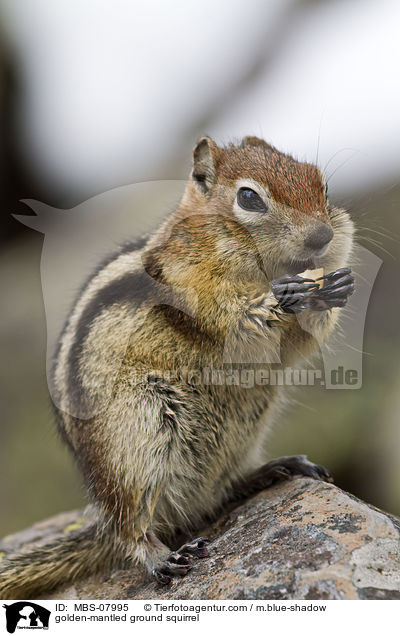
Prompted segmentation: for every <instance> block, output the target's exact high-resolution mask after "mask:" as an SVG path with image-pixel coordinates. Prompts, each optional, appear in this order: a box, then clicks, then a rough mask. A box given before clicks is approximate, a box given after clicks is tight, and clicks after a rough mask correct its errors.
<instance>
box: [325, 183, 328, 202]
mask: <svg viewBox="0 0 400 636" xmlns="http://www.w3.org/2000/svg"><path fill="white" fill-rule="evenodd" d="M327 198H328V184H326V185H325V199H327Z"/></svg>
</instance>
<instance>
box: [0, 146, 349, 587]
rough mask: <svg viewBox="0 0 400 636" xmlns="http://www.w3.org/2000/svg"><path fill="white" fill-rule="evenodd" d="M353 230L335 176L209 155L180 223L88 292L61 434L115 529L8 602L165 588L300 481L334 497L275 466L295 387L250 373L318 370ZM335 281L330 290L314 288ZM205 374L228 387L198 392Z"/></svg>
mask: <svg viewBox="0 0 400 636" xmlns="http://www.w3.org/2000/svg"><path fill="white" fill-rule="evenodd" d="M352 241H353V223H352V221H351V220H350V218H349V215H348V214H347V212H345V211H344V210H340V209H337V208H334V207H332V206H331V205H330V204H329V203H328V200H327V196H326V185H325V181H324V177H323V175H322V173H321V171H320V170H319V169H318V168H317V167H316V166H314V165H311V164H308V163H301V162H299V161H296V160H295V159H293V158H292V157H291V156H289V155H286V154H283V153H282V152H279V151H278V150H277V149H276V148H274V147H272V146H271V145H269V144H267V143H266V142H265V141H263V140H261V139H258V138H256V137H246V138H245V139H243V141H242V142H241V143H240V145H233V144H230V145H228V146H227V147H225V148H222V147H219V146H218V145H217V144H216V143H215V142H214V141H213V140H212V139H210V138H208V137H203V138H202V139H200V140H199V142H198V143H197V145H196V147H195V149H194V153H193V169H192V172H191V176H190V179H189V181H188V183H187V187H186V190H185V192H184V195H183V198H182V200H181V202H180V204H179V206H178V207H177V209H176V210H175V211H174V212H173V213H172V214H171V215H170V216H169V217H168V218H167V219H166V220H165V222H164V223H163V224H162V226H161V227H160V228H159V229H158V230H157V231H156V232H155V233H154V234H153V235H152V236H150V237H147V238H144V239H141V240H139V241H137V242H136V243H135V244H131V245H128V246H125V247H124V248H123V249H122V250H121V251H120V252H119V253H118V254H116V255H114V256H113V258H111V259H109V260H108V261H107V262H106V263H105V264H104V265H103V266H102V267H101V268H99V269H98V270H97V271H96V272H95V273H94V275H93V276H92V278H91V279H90V280H89V282H88V283H87V284H86V286H85V287H84V289H83V291H81V293H80V295H79V297H78V299H77V301H76V304H75V306H74V307H73V310H72V312H71V314H70V316H69V319H68V321H67V324H66V326H65V328H64V331H63V333H62V335H61V337H60V341H59V347H58V351H57V354H56V359H55V365H54V374H53V378H54V380H53V381H54V394H55V395H56V397H57V399H56V402H57V406H58V407H59V408H58V409H57V419H58V423H59V427H60V430H61V433H62V436H63V438H64V439H65V441H66V442H67V443H68V445H69V446H70V448H71V450H72V452H73V454H74V456H75V457H76V459H77V462H78V465H79V467H80V469H81V470H82V473H83V475H84V478H85V481H86V484H87V487H88V489H89V492H90V494H91V497H92V499H93V501H94V503H95V505H96V507H97V510H98V521H97V522H96V523H94V524H93V525H90V526H89V527H87V528H84V529H81V530H76V531H73V532H71V533H69V534H68V535H66V537H65V539H64V540H62V541H60V540H59V541H57V542H53V543H50V544H48V545H46V546H44V547H40V548H37V549H36V550H32V551H30V552H29V553H27V554H23V555H14V556H10V557H9V558H8V559H5V560H4V561H3V563H2V565H1V571H0V597H3V598H7V597H8V598H27V597H29V596H31V597H32V595H33V596H34V595H37V594H38V593H43V592H44V591H46V590H49V589H51V588H52V587H54V586H55V585H56V584H58V583H60V582H66V581H70V580H73V579H75V578H77V577H79V576H82V575H84V574H89V573H91V572H96V571H99V570H103V569H106V568H110V567H111V566H112V565H113V564H117V563H121V562H123V561H124V562H126V560H127V559H128V560H129V559H131V560H132V562H140V563H143V564H144V565H145V566H146V568H147V569H148V571H149V572H150V573H151V574H152V575H153V576H155V578H156V579H157V580H158V581H159V582H160V583H169V582H170V581H171V578H172V577H175V576H176V575H178V576H182V575H185V574H186V573H187V572H188V570H189V569H190V567H191V562H192V560H193V559H194V558H196V557H202V556H205V555H206V554H207V547H206V543H207V540H206V539H205V538H202V537H201V538H199V539H195V540H192V541H190V542H189V543H186V544H185V545H183V546H182V547H181V548H180V549H178V550H177V551H175V552H171V549H170V547H169V546H171V545H173V541H174V537H176V535H177V533H181V532H184V533H186V535H187V536H189V533H190V532H192V531H193V529H194V528H196V527H197V528H198V527H200V526H201V524H202V523H204V521H205V520H207V521H208V520H210V519H212V518H213V517H214V518H215V516H216V515H217V514H218V513H219V512H220V511H221V509H223V508H224V506H226V505H228V504H229V505H232V502H233V503H234V502H239V501H240V500H241V499H243V498H244V497H248V496H249V495H251V494H253V493H255V492H257V491H259V490H262V489H263V488H266V487H268V486H269V485H271V484H272V483H274V482H276V481H277V480H279V479H282V478H285V477H288V476H291V475H296V474H300V475H309V476H312V477H315V478H317V479H328V480H329V479H330V474H329V472H328V471H327V470H326V469H325V468H323V467H322V466H317V465H315V464H312V463H311V462H309V461H308V460H307V459H306V457H305V456H303V455H301V456H297V457H283V458H280V459H277V460H274V461H272V462H269V463H267V464H265V463H264V461H263V447H264V445H263V440H264V437H265V435H266V433H267V431H268V429H269V428H270V424H271V421H272V418H273V416H274V412H275V411H276V407H277V405H278V404H279V403H280V401H281V399H282V395H283V394H284V391H283V389H282V387H278V386H272V385H269V384H265V383H262V384H256V385H255V386H252V387H250V388H249V387H248V386H242V385H241V384H240V382H235V381H232V377H233V376H232V373H233V371H235V370H238V369H239V370H240V369H243V368H245V369H249V368H252V369H254V368H259V367H260V365H264V367H265V366H267V367H268V365H269V364H271V363H275V364H276V363H277V361H278V360H279V359H280V364H281V365H283V366H286V365H290V364H294V363H295V362H296V360H300V362H301V363H302V361H304V359H305V358H307V356H309V355H310V354H311V353H312V352H313V351H315V349H316V348H317V342H319V343H321V342H323V341H324V340H325V339H326V338H327V337H328V336H329V334H330V333H331V332H332V330H333V328H334V327H335V324H336V322H337V320H338V317H339V313H340V309H339V308H340V307H342V306H343V305H345V303H346V301H347V298H348V296H349V295H350V294H351V293H352V292H353V289H354V279H353V276H352V274H351V270H350V268H349V267H348V259H349V255H350V252H351V248H352ZM316 268H323V271H324V272H326V274H325V276H324V277H323V278H321V280H320V283H321V281H322V282H323V286H322V287H321V284H320V283H318V282H315V281H314V280H313V279H312V277H311V278H307V277H306V278H304V277H301V276H299V275H298V274H299V273H301V272H304V270H314V269H316ZM204 369H208V370H214V369H219V370H221V369H222V370H223V371H224V372H225V381H223V382H220V381H219V382H205V381H203V382H202V381H198V377H197V378H196V381H194V377H195V375H196V373H197V374H198V373H201V372H202V371H204Z"/></svg>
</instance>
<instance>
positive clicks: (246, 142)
mask: <svg viewBox="0 0 400 636" xmlns="http://www.w3.org/2000/svg"><path fill="white" fill-rule="evenodd" d="M240 145H241V147H242V148H244V147H245V146H264V147H265V148H268V147H269V146H268V144H267V142H266V141H264V139H260V138H259V137H252V136H251V135H250V136H248V137H244V138H243V140H242V143H241V144H240Z"/></svg>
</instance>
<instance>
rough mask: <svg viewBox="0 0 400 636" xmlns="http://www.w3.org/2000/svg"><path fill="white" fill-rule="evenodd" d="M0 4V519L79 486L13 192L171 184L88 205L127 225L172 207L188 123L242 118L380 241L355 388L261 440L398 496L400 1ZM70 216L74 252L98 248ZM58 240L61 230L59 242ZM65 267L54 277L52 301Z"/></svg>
mask: <svg viewBox="0 0 400 636" xmlns="http://www.w3.org/2000/svg"><path fill="white" fill-rule="evenodd" d="M0 18H1V26H0V36H1V38H0V82H1V93H0V99H1V106H0V108H1V110H0V128H1V133H2V135H1V155H0V159H1V165H0V175H1V180H2V185H1V191H0V197H1V199H0V205H1V208H0V212H1V214H0V223H1V255H0V260H1V268H0V289H1V301H2V303H1V306H2V313H1V318H2V320H1V328H0V345H1V366H0V374H1V386H0V418H1V428H0V470H1V479H0V511H1V512H0V535H4V534H7V533H10V532H13V531H16V530H18V529H21V528H22V527H24V526H26V525H29V524H30V523H32V522H34V521H37V520H40V519H41V518H44V517H46V516H48V515H50V514H53V513H56V512H58V511H62V510H67V509H69V508H72V507H76V506H81V505H82V504H83V503H84V502H85V500H86V499H85V497H86V495H85V492H84V490H83V488H82V486H81V482H80V478H79V475H78V472H77V470H76V468H75V467H74V466H73V462H72V459H71V458H70V456H69V455H68V453H67V452H66V450H65V449H64V448H63V446H62V445H61V442H60V441H59V440H58V438H57V434H56V432H55V427H54V424H53V419H52V413H51V404H50V396H49V393H48V388H47V380H46V354H47V347H46V344H47V332H46V316H45V311H44V302H43V295H42V286H41V272H40V264H41V254H42V246H43V234H42V233H40V232H37V231H34V230H33V229H30V228H28V227H26V226H24V225H22V224H21V223H19V222H18V221H17V220H16V219H15V218H14V217H13V216H12V214H19V215H22V214H29V213H30V211H29V208H28V207H27V205H26V204H25V203H23V202H22V201H21V200H25V199H36V200H39V201H42V202H45V203H46V204H48V205H49V206H51V208H50V209H49V214H48V215H47V217H46V223H47V224H48V225H47V226H46V227H48V228H50V230H51V228H52V226H54V227H56V225H57V223H58V220H57V219H59V218H60V217H59V216H58V215H57V213H56V212H54V213H53V215H54V221H53V216H52V214H51V213H52V209H53V208H57V209H65V210H73V209H74V208H75V207H76V206H78V205H80V204H81V203H82V202H83V201H85V200H87V199H89V198H92V197H95V198H94V199H92V200H93V201H95V202H96V201H98V199H97V197H98V196H99V195H100V194H101V193H103V192H105V191H108V190H110V189H112V191H114V189H116V188H120V187H121V186H128V185H129V184H133V183H138V182H142V181H145V182H147V181H150V180H167V181H169V180H172V181H171V183H172V184H173V185H172V186H171V189H170V190H168V189H167V193H168V196H164V195H163V196H160V193H158V194H157V192H156V195H155V196H154V197H153V198H151V201H150V200H147V199H146V196H144V197H143V198H142V199H143V201H142V203H143V204H142V205H140V206H139V205H135V206H133V207H132V209H131V208H130V207H129V202H128V204H127V203H126V199H125V200H124V203H123V205H122V204H121V205H122V207H123V209H124V212H123V213H121V214H120V213H118V214H117V213H116V210H114V209H113V206H112V205H110V204H109V205H108V208H107V205H106V206H105V207H103V208H102V210H103V212H102V213H101V214H100V212H99V215H98V217H95V218H94V222H95V223H97V224H98V225H99V224H100V223H101V224H103V223H104V226H103V225H101V227H102V228H103V233H104V234H105V235H108V230H107V228H108V227H110V228H111V227H113V228H114V229H115V226H117V227H118V229H119V230H120V232H119V233H120V234H122V235H124V236H125V234H128V235H129V236H126V238H129V237H130V236H131V235H132V236H134V235H135V234H136V233H138V232H141V231H142V230H143V229H146V228H151V227H154V226H155V225H156V224H157V220H158V219H159V218H160V217H161V216H162V215H163V214H164V213H166V212H168V211H169V210H170V209H171V207H172V206H173V204H174V201H175V199H176V196H177V193H178V192H179V187H180V186H179V183H180V180H182V179H185V178H186V176H187V175H188V173H189V170H190V157H191V149H192V147H193V145H194V143H195V141H196V139H197V138H198V137H199V136H201V135H203V134H209V135H211V136H213V137H214V138H215V139H216V141H217V142H219V143H224V142H228V141H229V140H232V139H238V138H240V137H241V136H243V135H245V134H255V135H258V136H261V137H264V138H265V139H266V140H267V141H269V142H271V143H273V144H275V145H276V146H277V147H279V148H280V149H282V150H285V151H288V152H290V153H292V154H293V155H295V156H296V157H299V158H301V159H305V160H308V161H311V162H313V161H318V164H319V165H320V167H321V168H323V169H325V171H326V174H327V176H328V178H329V192H330V198H331V199H332V200H333V201H334V202H335V203H337V204H339V205H343V206H344V207H347V208H348V209H349V210H350V212H351V214H352V217H353V218H354V220H355V223H356V225H357V228H358V231H357V240H358V241H359V243H360V244H361V245H363V246H364V247H365V248H367V249H369V250H370V251H372V252H374V253H375V254H376V255H377V256H379V258H380V259H382V261H383V264H382V267H381V269H380V271H379V274H378V277H377V279H376V282H375V286H374V290H373V294H372V296H371V301H370V305H369V311H368V315H367V320H366V328H365V338H364V351H365V355H364V375H363V387H362V389H360V390H357V391H346V390H339V391H329V390H323V389H321V388H317V387H309V388H301V389H298V390H297V392H296V395H295V396H294V397H295V399H294V401H293V404H292V407H291V409H289V410H288V411H287V413H286V415H285V416H284V417H282V418H281V419H280V422H279V424H278V425H277V426H276V428H275V429H274V432H273V434H272V436H271V446H270V449H269V450H270V453H271V455H279V454H285V455H287V454H292V453H303V452H306V453H307V454H308V455H309V456H310V457H311V459H313V460H314V461H316V462H318V463H323V464H325V465H327V466H328V467H329V468H330V469H331V470H332V471H333V472H334V474H335V477H336V483H337V484H338V485H340V486H341V487H343V488H345V489H348V490H350V491H351V492H353V493H355V494H357V495H358V496H360V497H362V498H364V499H365V500H366V501H368V502H370V503H372V504H375V505H377V506H380V507H383V508H385V509H387V510H389V511H391V512H394V513H396V514H400V462H399V457H400V427H399V423H398V419H399V412H400V393H399V387H400V362H399V355H398V351H399V342H400V334H399V328H398V325H399V318H400V300H399V297H398V290H399V286H398V279H397V276H398V275H399V274H400V271H399V260H398V258H399V252H400V250H399V235H400V232H399V225H400V220H399V206H400V143H399V142H400V116H399V113H400V89H399V73H398V67H399V63H400V38H399V37H398V24H399V22H400V4H399V3H398V2H396V0H381V2H379V3H378V2H374V1H373V0H270V1H267V2H265V1H262V0H247V1H246V2H245V1H244V0H229V2H228V1H224V0H222V1H221V2H218V3H216V2H214V1H211V0H203V1H202V2H201V3H198V2H192V1H187V2H183V1H179V0H170V1H167V2H165V1H162V0H150V1H148V2H146V3H139V2H134V1H133V2H132V1H130V0H114V2H109V1H108V2H105V1H102V0H80V1H79V0H58V1H57V2H51V0H30V1H29V2H23V1H22V0H0ZM174 184H176V188H175V185H174ZM163 192H165V190H163ZM101 200H102V201H104V200H105V201H106V202H107V201H108V202H110V201H115V199H113V198H111V199H107V198H106V199H101ZM78 209H79V208H78ZM92 209H95V210H96V206H94V208H93V206H92ZM99 209H100V208H99ZM31 214H32V213H31ZM61 214H62V213H61ZM122 218H123V221H122V220H121V219H122ZM92 221H93V219H92ZM119 222H121V224H120V225H119ZM85 232H86V233H85V234H81V243H79V252H82V253H83V252H84V255H83V256H84V261H85V267H88V266H89V264H90V263H92V262H93V263H94V262H95V261H96V260H98V259H101V258H102V256H103V253H102V250H100V249H99V248H98V246H96V247H94V245H93V243H92V232H91V231H90V228H86V230H85ZM110 232H111V229H110ZM73 240H75V239H74V238H73V237H72V236H70V235H69V234H68V233H65V236H64V246H65V253H66V254H67V253H68V248H69V247H70V243H71V241H73ZM77 245H78V244H77ZM77 245H76V246H75V249H76V250H78V247H77ZM58 254H59V258H60V259H62V258H63V243H62V242H61V246H60V248H59V250H58ZM53 258H56V259H57V254H55V255H53ZM77 269H79V268H77ZM42 273H43V272H42ZM75 280H77V279H75V278H74V276H72V277H70V279H69V280H68V283H67V284H66V283H65V281H63V282H62V283H61V284H60V288H59V289H58V292H57V289H56V288H54V290H53V293H52V297H53V298H54V302H55V303H56V304H57V306H59V307H60V312H61V313H63V312H64V313H65V311H66V310H67V308H68V306H69V305H70V303H71V302H72V299H73V296H74V292H75V289H76V287H77V283H76V282H75ZM354 320H357V316H354Z"/></svg>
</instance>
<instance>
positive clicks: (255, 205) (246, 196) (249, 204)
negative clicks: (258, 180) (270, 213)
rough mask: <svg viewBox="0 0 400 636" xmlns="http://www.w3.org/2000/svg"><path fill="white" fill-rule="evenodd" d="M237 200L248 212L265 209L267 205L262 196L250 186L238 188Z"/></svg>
mask: <svg viewBox="0 0 400 636" xmlns="http://www.w3.org/2000/svg"><path fill="white" fill-rule="evenodd" d="M237 202H238V204H239V205H240V207H241V208H242V209H243V210H248V211H249V212H266V211H267V206H266V205H265V203H264V201H263V200H262V198H261V197H260V196H259V195H258V194H257V192H254V190H252V189H251V188H240V189H239V190H238V193H237Z"/></svg>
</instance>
